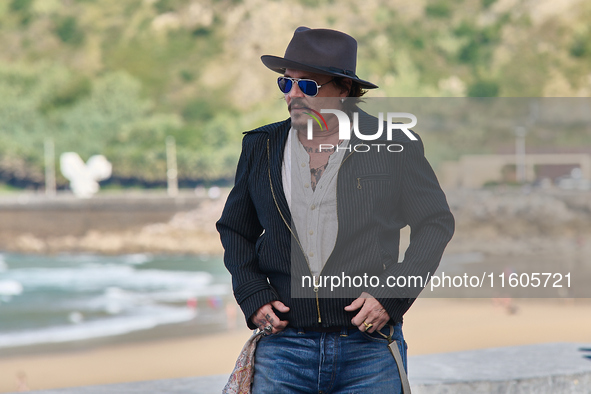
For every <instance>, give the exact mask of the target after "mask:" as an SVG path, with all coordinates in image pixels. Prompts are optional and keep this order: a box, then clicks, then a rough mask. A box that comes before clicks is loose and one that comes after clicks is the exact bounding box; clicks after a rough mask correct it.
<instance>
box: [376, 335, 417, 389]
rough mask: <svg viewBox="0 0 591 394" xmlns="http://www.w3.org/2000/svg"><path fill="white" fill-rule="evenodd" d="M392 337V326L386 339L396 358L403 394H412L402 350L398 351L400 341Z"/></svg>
mask: <svg viewBox="0 0 591 394" xmlns="http://www.w3.org/2000/svg"><path fill="white" fill-rule="evenodd" d="M378 333H380V335H382V336H384V337H385V335H384V334H382V333H381V332H379V331H378ZM392 335H394V326H393V325H390V335H389V336H388V337H386V339H388V342H390V343H389V344H388V349H390V353H392V356H394V361H395V362H396V366H397V367H398V374H399V375H400V382H401V383H402V394H411V393H410V383H409V382H408V376H406V371H405V370H404V364H403V363H402V355H401V354H400V350H399V349H398V341H395V340H393V339H392Z"/></svg>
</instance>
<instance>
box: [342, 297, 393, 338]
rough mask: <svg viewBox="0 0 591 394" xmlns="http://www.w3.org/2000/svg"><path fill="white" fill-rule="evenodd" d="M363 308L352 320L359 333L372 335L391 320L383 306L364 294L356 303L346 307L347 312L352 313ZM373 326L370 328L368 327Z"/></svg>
mask: <svg viewBox="0 0 591 394" xmlns="http://www.w3.org/2000/svg"><path fill="white" fill-rule="evenodd" d="M359 308H361V310H360V311H359V313H358V314H357V315H355V317H354V318H353V319H352V320H351V323H353V325H354V326H357V327H358V328H359V331H367V332H369V333H372V332H374V331H376V330H381V329H382V327H384V326H385V325H386V323H388V321H389V320H390V315H388V312H386V310H385V309H384V307H383V306H382V304H380V302H379V301H378V300H376V299H375V298H373V297H372V296H371V295H370V294H368V293H366V292H363V293H361V295H360V296H359V298H357V299H356V300H355V301H353V302H352V303H351V304H350V305H347V306H346V307H345V310H346V311H347V312H352V311H355V310H357V309H359ZM369 325H371V326H370V327H369V328H367V326H369Z"/></svg>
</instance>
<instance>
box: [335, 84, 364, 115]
mask: <svg viewBox="0 0 591 394" xmlns="http://www.w3.org/2000/svg"><path fill="white" fill-rule="evenodd" d="M347 80H348V81H350V82H351V87H350V88H349V83H348V81H347ZM334 83H335V85H336V86H337V87H338V88H340V89H343V90H348V91H349V94H348V95H347V98H346V99H345V102H344V103H343V111H345V112H346V113H347V114H349V115H350V114H351V113H352V112H354V111H355V110H356V109H357V104H359V103H360V102H362V101H363V99H362V98H361V96H363V95H364V94H365V93H367V90H366V89H363V88H362V87H361V85H360V84H359V83H357V82H355V81H353V80H351V79H349V78H344V77H336V78H335V79H334Z"/></svg>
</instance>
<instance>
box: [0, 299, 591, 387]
mask: <svg viewBox="0 0 591 394" xmlns="http://www.w3.org/2000/svg"><path fill="white" fill-rule="evenodd" d="M590 328H591V301H590V300H585V299H578V300H554V299H548V300H540V299H538V300H514V301H513V302H512V303H511V304H510V305H508V304H507V303H506V302H505V301H503V300H491V299H471V300H466V299H464V300H458V299H420V300H418V301H417V302H416V304H415V305H414V306H413V307H412V308H411V310H410V311H409V312H408V313H407V314H406V315H405V323H404V332H405V337H406V340H407V342H408V346H409V354H410V355H419V354H430V353H441V352H453V351H461V350H469V349H481V348H490V347H500V346H515V345H524V344H533V343H545V342H586V343H591V331H590ZM250 335H251V332H250V331H249V330H248V329H246V327H245V326H239V327H238V328H236V329H234V330H230V331H226V332H221V333H217V334H206V335H193V336H182V337H179V338H173V339H165V340H162V339H152V340H142V341H133V342H128V343H125V342H123V343H118V344H115V345H106V346H98V347H96V346H94V347H91V348H88V349H84V348H82V349H78V350H75V351H74V350H69V351H59V350H58V351H55V350H54V351H52V352H50V353H42V354H27V355H24V356H19V355H13V356H10V357H2V356H1V355H0V392H3V393H5V392H12V391H16V390H17V388H18V387H19V384H20V385H22V386H24V385H23V382H25V381H26V387H29V388H30V389H32V390H39V389H48V388H56V387H74V386H80V385H94V384H108V383H118V382H130V381H141V380H152V379H167V378H178V377H187V376H199V375H211V374H223V373H229V372H230V371H231V370H232V368H233V366H234V362H235V359H236V356H237V355H238V352H239V351H240V349H241V348H242V345H243V344H244V342H245V341H246V339H247V338H248V337H249V336H250ZM410 368H412V365H410ZM19 380H20V383H19Z"/></svg>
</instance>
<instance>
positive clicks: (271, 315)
mask: <svg viewBox="0 0 591 394" xmlns="http://www.w3.org/2000/svg"><path fill="white" fill-rule="evenodd" d="M273 308H275V309H277V310H278V311H279V312H281V313H287V312H289V307H287V306H285V304H283V302H281V301H272V302H269V303H268V304H265V305H263V306H262V307H260V308H259V310H258V311H256V312H255V313H254V314H253V315H252V316H251V317H250V320H251V321H252V322H253V323H254V324H255V325H256V326H257V327H258V328H259V329H261V330H263V331H264V330H265V327H269V326H271V327H272V328H273V330H272V331H268V333H269V334H277V333H278V332H280V331H282V330H283V329H284V328H285V327H287V324H288V323H289V322H288V321H287V320H279V318H278V317H277V315H276V314H275V311H273Z"/></svg>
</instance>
